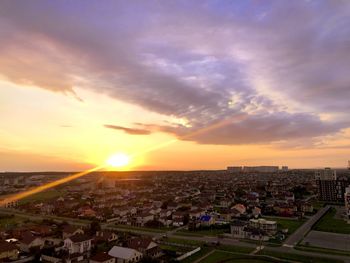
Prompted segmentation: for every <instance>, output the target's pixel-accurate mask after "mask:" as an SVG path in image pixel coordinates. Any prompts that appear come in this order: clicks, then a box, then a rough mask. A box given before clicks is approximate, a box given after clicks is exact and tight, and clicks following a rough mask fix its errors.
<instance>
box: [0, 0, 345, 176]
mask: <svg viewBox="0 0 350 263" xmlns="http://www.w3.org/2000/svg"><path fill="white" fill-rule="evenodd" d="M0 21H1V23H0V35H1V38H2V44H1V57H0V119H1V123H0V142H1V143H0V171H80V170H86V169H91V168H94V167H96V166H101V165H103V164H105V163H106V160H110V159H111V156H114V155H115V154H117V155H118V154H119V156H126V157H128V156H129V157H133V158H130V161H129V160H128V161H125V160H124V161H125V162H124V164H126V163H128V162H129V163H128V164H127V165H126V166H125V167H122V168H121V169H126V170H198V169H226V167H227V166H235V165H242V166H259V165H278V166H284V165H286V166H288V167H290V168H321V167H328V166H329V167H338V168H340V167H344V168H345V167H346V164H347V161H348V159H349V156H350V122H349V120H348V115H349V113H350V107H349V105H350V104H349V102H348V98H349V95H350V93H349V92H350V88H349V86H350V78H349V74H348V73H347V69H348V68H349V66H350V55H349V54H350V52H349V41H350V34H349V33H350V32H349V27H347V26H346V25H347V24H348V23H350V4H349V3H348V2H346V1H324V2H320V1H293V2H291V1H289V2H287V1H282V2H279V1H266V2H264V3H261V2H259V1H251V2H246V1H235V2H225V3H222V2H218V1H203V2H201V3H197V2H194V1H193V2H191V1H176V2H160V1H147V2H136V1H135V2H129V1H128V2H126V1H125V2H122V1H105V2H104V3H103V4H101V2H99V1H88V2H86V1H75V2H68V1H59V2H51V1H36V2H32V1H28V2H12V1H2V2H1V3H0ZM119 161H120V160H115V161H114V163H118V162H119Z"/></svg>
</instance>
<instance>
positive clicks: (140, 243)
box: [127, 237, 161, 257]
mask: <svg viewBox="0 0 350 263" xmlns="http://www.w3.org/2000/svg"><path fill="white" fill-rule="evenodd" d="M127 246H128V247H129V248H132V249H135V250H137V251H139V252H141V253H142V254H143V255H147V256H150V257H159V256H160V255H161V249H160V248H159V246H158V244H157V243H156V242H154V241H153V240H152V239H151V238H141V237H137V238H133V239H130V240H128V243H127Z"/></svg>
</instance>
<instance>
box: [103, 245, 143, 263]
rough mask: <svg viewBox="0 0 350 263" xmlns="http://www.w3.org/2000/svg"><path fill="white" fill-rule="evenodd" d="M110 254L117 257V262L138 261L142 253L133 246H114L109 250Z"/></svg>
mask: <svg viewBox="0 0 350 263" xmlns="http://www.w3.org/2000/svg"><path fill="white" fill-rule="evenodd" d="M108 255H110V256H112V257H114V258H115V260H116V263H129V262H138V261H139V260H141V258H142V253H140V252H138V251H137V250H135V249H132V248H126V247H119V246H114V247H112V248H111V250H109V251H108Z"/></svg>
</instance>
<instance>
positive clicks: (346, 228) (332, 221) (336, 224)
mask: <svg viewBox="0 0 350 263" xmlns="http://www.w3.org/2000/svg"><path fill="white" fill-rule="evenodd" d="M335 214H336V209H335V208H333V207H332V208H331V209H329V210H328V212H327V213H326V214H325V215H324V216H323V217H322V218H321V219H320V220H319V221H318V222H317V224H316V225H315V226H314V227H313V230H317V231H324V232H332V233H341V234H350V224H347V223H346V222H345V221H344V220H342V219H337V218H334V216H335Z"/></svg>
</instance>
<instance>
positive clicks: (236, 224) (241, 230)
mask: <svg viewBox="0 0 350 263" xmlns="http://www.w3.org/2000/svg"><path fill="white" fill-rule="evenodd" d="M246 226H247V222H244V221H241V220H234V221H233V222H232V223H231V225H230V229H231V235H232V237H233V238H246V231H245V227H246Z"/></svg>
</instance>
